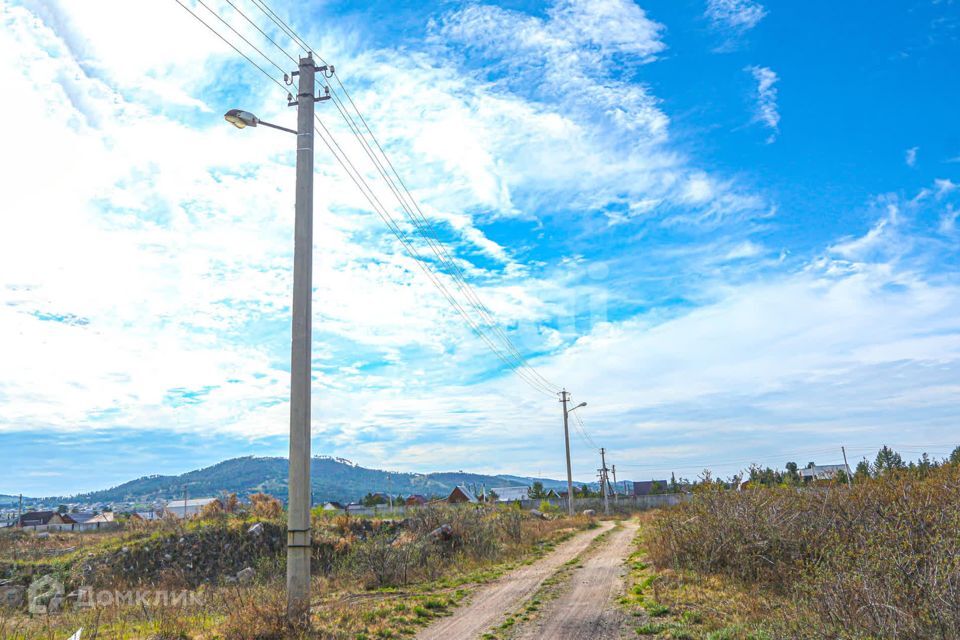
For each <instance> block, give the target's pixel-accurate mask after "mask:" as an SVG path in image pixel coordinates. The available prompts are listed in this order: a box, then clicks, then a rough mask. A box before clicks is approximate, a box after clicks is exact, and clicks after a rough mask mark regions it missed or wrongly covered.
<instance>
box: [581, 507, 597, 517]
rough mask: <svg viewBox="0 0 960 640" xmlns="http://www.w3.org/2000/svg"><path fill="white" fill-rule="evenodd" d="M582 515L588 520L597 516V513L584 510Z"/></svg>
mask: <svg viewBox="0 0 960 640" xmlns="http://www.w3.org/2000/svg"><path fill="white" fill-rule="evenodd" d="M583 515H585V516H587V517H588V518H592V517H593V516H595V515H597V512H596V511H594V510H593V509H585V510H584V511H583Z"/></svg>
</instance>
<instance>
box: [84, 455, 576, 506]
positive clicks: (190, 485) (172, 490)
mask: <svg viewBox="0 0 960 640" xmlns="http://www.w3.org/2000/svg"><path fill="white" fill-rule="evenodd" d="M311 478H312V482H313V499H314V502H323V501H325V500H338V501H350V500H357V499H359V498H361V497H362V496H364V495H366V494H367V493H371V492H378V491H382V492H389V493H391V494H393V495H398V494H403V495H407V494H411V493H419V494H423V495H426V496H430V495H446V494H448V493H449V492H450V491H451V490H452V489H453V487H454V486H456V485H458V484H463V485H467V486H477V487H479V486H486V487H487V488H490V487H503V486H512V485H513V486H516V485H524V484H530V483H531V482H532V481H533V480H532V479H529V478H522V477H519V476H489V475H481V474H475V473H464V472H462V471H461V472H441V473H428V474H417V473H396V472H389V471H380V470H378V469H367V468H364V467H361V466H358V465H355V464H353V463H351V462H349V461H347V460H343V459H338V458H327V457H316V458H314V459H313V462H312V465H311ZM543 483H544V485H545V486H548V487H559V486H562V485H563V483H561V482H560V481H557V480H543ZM184 487H186V490H187V494H188V495H189V496H190V497H195V498H199V497H204V496H214V495H218V494H219V493H220V492H222V491H226V492H228V493H236V494H238V495H239V496H242V497H245V496H247V495H249V494H251V493H256V492H258V491H262V492H264V493H269V494H270V495H273V496H276V497H278V498H281V499H283V500H285V499H286V497H287V459H286V458H255V457H246V458H233V459H231V460H225V461H223V462H220V463H218V464H215V465H213V466H211V467H207V468H205V469H198V470H196V471H189V472H187V473H184V474H182V475H179V476H145V477H143V478H140V479H138V480H132V481H130V482H125V483H124V484H121V485H120V486H117V487H113V488H112V489H105V490H103V491H94V492H92V493H87V494H82V495H79V496H75V497H74V498H73V500H80V501H85V502H108V503H110V502H130V501H134V502H144V503H149V502H153V501H155V500H169V499H173V498H181V497H183V494H184Z"/></svg>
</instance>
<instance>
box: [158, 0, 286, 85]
mask: <svg viewBox="0 0 960 640" xmlns="http://www.w3.org/2000/svg"><path fill="white" fill-rule="evenodd" d="M174 2H176V3H177V4H179V5H180V6H181V7H183V8H184V9H185V10H186V11H187V13H189V14H190V15H191V16H193V17H194V18H196V19H197V21H198V22H199V23H200V24H202V25H203V26H205V27H206V28H207V29H209V30H210V31H211V32H212V33H213V34H214V35H215V36H217V37H218V38H220V39H221V40H223V41H224V42H225V43H226V44H227V45H229V47H230V48H231V49H233V50H234V51H236V52H237V53H239V54H240V55H241V56H243V57H244V58H245V59H246V61H247V62H249V63H250V64H252V65H253V66H254V67H256V68H257V69H259V70H260V73H262V74H263V75H265V76H267V78H269V79H270V80H271V81H272V82H273V83H274V84H276V85H277V86H278V87H280V88H281V89H283V91H284V92H285V93H289V91H288V89H287V87H286V86H284V84H283V83H282V82H280V81H279V80H277V79H276V78H274V77H273V76H272V75H270V74H269V73H267V71H266V70H264V68H263V67H261V66H260V65H258V64H257V63H256V62H254V61H253V59H251V58H250V56H248V55H247V54H245V53H244V52H243V51H240V49H238V48H237V47H236V45H234V44H233V43H232V42H230V41H229V40H227V39H226V38H224V37H223V35H222V34H221V33H220V32H219V31H217V30H216V29H214V28H213V27H211V26H210V25H209V24H207V23H206V22H205V21H204V20H203V18H201V17H200V16H198V15H197V14H196V13H194V12H193V10H192V9H191V8H190V7H188V6H187V5H185V4H183V3H182V2H180V0H174Z"/></svg>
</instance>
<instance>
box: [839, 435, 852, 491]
mask: <svg viewBox="0 0 960 640" xmlns="http://www.w3.org/2000/svg"><path fill="white" fill-rule="evenodd" d="M840 451H842V452H843V468H844V469H846V470H847V472H846V473H845V474H843V475H845V476H847V487H850V486H852V485H853V480H852V479H851V478H850V465H849V464H847V449H846V447H844V446H842V445H841V447H840Z"/></svg>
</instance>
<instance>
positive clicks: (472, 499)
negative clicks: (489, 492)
mask: <svg viewBox="0 0 960 640" xmlns="http://www.w3.org/2000/svg"><path fill="white" fill-rule="evenodd" d="M447 502H449V503H450V504H461V503H464V502H469V503H476V502H477V497H476V496H475V495H473V492H471V491H470V489H467V488H466V487H464V486H462V485H460V486H456V487H454V488H453V491H451V492H450V495H449V496H447Z"/></svg>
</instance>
